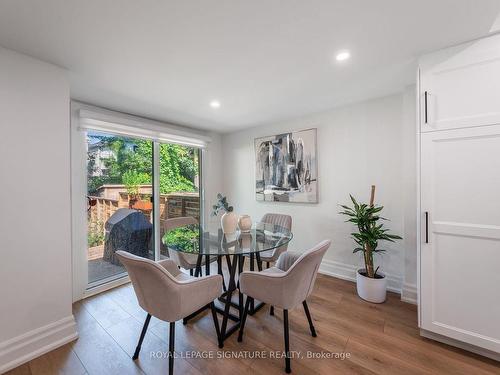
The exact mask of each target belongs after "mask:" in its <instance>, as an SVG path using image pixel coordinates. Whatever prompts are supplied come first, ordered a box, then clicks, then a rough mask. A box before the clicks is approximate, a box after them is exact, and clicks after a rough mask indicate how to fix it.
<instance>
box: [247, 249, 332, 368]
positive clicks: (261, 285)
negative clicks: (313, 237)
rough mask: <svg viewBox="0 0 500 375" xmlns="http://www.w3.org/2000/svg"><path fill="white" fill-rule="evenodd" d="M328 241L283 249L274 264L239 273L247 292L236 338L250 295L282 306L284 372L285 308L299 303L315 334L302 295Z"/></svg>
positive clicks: (310, 284)
mask: <svg viewBox="0 0 500 375" xmlns="http://www.w3.org/2000/svg"><path fill="white" fill-rule="evenodd" d="M330 243H331V241H329V240H325V241H322V242H320V243H319V244H317V245H316V246H314V247H313V248H312V249H310V250H308V251H306V252H305V253H303V254H300V253H295V252H290V251H287V252H285V253H283V254H281V256H280V257H279V258H278V262H277V264H276V267H271V268H268V269H265V270H264V271H261V272H252V271H250V272H248V271H246V272H243V273H242V274H241V275H240V290H241V292H242V293H244V294H246V295H247V300H246V303H245V310H244V312H243V316H242V319H241V325H240V332H239V335H238V341H242V339H243V330H244V328H245V321H246V318H247V316H248V309H249V307H250V303H251V301H252V300H253V299H257V300H259V301H262V302H265V303H269V304H271V305H274V306H276V307H280V308H282V309H283V323H284V334H285V354H286V356H285V370H286V372H287V373H290V372H291V368H290V345H289V334H288V310H290V309H293V308H295V307H296V306H298V305H299V304H300V303H302V305H303V306H304V311H305V313H306V316H307V320H308V321H309V328H310V330H311V335H312V336H313V337H316V331H315V329H314V325H313V322H312V319H311V314H310V313H309V308H308V306H307V302H306V299H307V297H308V296H309V295H310V294H311V292H312V290H313V287H314V282H315V281H316V275H317V273H318V269H319V266H320V264H321V260H322V259H323V255H325V252H326V250H327V249H328V248H329V247H330Z"/></svg>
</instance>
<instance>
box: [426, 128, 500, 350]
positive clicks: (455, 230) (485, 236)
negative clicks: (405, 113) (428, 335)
mask: <svg viewBox="0 0 500 375" xmlns="http://www.w3.org/2000/svg"><path fill="white" fill-rule="evenodd" d="M421 187H422V188H421V214H422V217H421V220H422V221H421V223H422V224H421V228H422V233H421V235H422V237H421V241H422V245H421V255H420V257H421V281H420V283H421V291H420V292H421V295H420V296H421V299H420V301H421V325H422V327H421V328H423V329H425V330H428V331H432V332H435V333H438V334H441V335H445V336H448V337H451V338H454V339H457V340H461V341H464V342H468V343H470V344H473V345H477V346H480V347H483V348H486V349H489V350H492V351H495V352H500V125H494V126H484V127H476V128H467V129H455V130H447V131H437V132H429V133H423V134H422V135H421ZM426 212H427V213H428V225H427V226H426V221H425V214H426ZM426 227H427V228H426ZM426 229H427V231H426ZM426 234H427V236H426ZM426 237H427V240H428V242H427V241H426Z"/></svg>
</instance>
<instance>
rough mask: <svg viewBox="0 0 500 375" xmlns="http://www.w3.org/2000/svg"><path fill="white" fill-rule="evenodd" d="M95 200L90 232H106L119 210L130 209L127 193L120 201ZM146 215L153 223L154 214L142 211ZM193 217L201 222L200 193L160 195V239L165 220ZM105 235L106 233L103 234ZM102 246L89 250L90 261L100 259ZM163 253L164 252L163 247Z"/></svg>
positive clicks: (89, 214) (91, 212)
mask: <svg viewBox="0 0 500 375" xmlns="http://www.w3.org/2000/svg"><path fill="white" fill-rule="evenodd" d="M142 198H143V199H147V200H149V196H148V195H144V196H143V197H142ZM90 199H92V200H95V205H93V206H91V207H90V210H89V212H88V223H89V230H91V228H93V229H92V230H95V228H102V230H103V231H104V230H105V228H104V226H105V224H106V222H107V221H108V220H109V218H110V217H111V215H113V214H114V213H115V212H116V210H118V209H119V208H129V202H130V200H129V196H128V194H127V193H120V194H119V199H109V198H102V197H90ZM140 211H141V212H142V213H143V214H145V215H146V216H147V217H148V219H149V220H150V221H151V222H153V213H152V211H151V210H140ZM182 216H192V217H194V218H195V219H196V220H198V222H199V221H200V198H199V195H198V193H172V194H161V195H160V238H163V235H164V234H165V229H164V228H165V220H167V219H170V218H174V217H182ZM103 234H104V233H103ZM101 247H102V244H99V245H97V246H94V247H92V248H89V259H90V257H91V258H92V259H96V258H99V254H97V253H98V252H99V251H97V248H99V249H100V248H101ZM161 250H162V253H163V252H164V249H163V246H161Z"/></svg>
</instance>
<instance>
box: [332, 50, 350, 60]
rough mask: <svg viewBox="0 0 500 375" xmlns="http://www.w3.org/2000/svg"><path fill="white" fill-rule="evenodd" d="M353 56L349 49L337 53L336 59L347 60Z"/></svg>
mask: <svg viewBox="0 0 500 375" xmlns="http://www.w3.org/2000/svg"><path fill="white" fill-rule="evenodd" d="M350 57H351V54H350V53H349V51H341V52H339V53H337V56H335V60H337V61H345V60H348V59H349V58H350Z"/></svg>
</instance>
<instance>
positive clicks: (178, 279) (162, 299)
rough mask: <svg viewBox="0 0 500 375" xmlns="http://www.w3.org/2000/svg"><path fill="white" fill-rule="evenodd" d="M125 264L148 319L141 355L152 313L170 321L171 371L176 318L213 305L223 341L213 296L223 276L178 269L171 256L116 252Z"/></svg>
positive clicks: (169, 361) (172, 368) (171, 371)
mask: <svg viewBox="0 0 500 375" xmlns="http://www.w3.org/2000/svg"><path fill="white" fill-rule="evenodd" d="M116 254H117V256H118V258H119V259H120V261H121V263H122V264H123V266H124V267H125V268H126V270H127V272H128V274H129V276H130V280H131V281H132V286H133V287H134V291H135V294H136V296H137V300H138V301H139V305H140V306H141V307H142V308H143V309H144V310H145V311H146V312H147V316H146V321H145V322H144V326H143V328H142V332H141V335H140V337H139V343H138V344H137V348H136V349H135V353H134V356H133V357H132V359H133V360H136V359H137V358H138V357H139V352H140V351H141V345H142V341H143V340H144V336H145V335H146V331H147V329H148V325H149V321H150V320H151V316H154V317H156V318H158V319H160V320H163V321H166V322H169V323H170V335H169V348H168V354H169V355H168V358H169V359H168V371H169V374H170V375H172V374H173V371H174V346H175V345H174V341H175V322H176V321H177V320H180V319H182V318H184V317H186V316H188V315H189V314H192V313H193V312H195V311H197V310H199V309H200V308H202V307H204V306H210V308H211V310H212V318H213V320H214V326H215V332H216V334H217V341H218V342H220V330H219V321H218V319H217V312H216V310H215V304H214V300H215V299H216V298H218V297H219V296H220V295H221V289H222V276H220V275H212V276H204V277H192V276H189V275H187V274H185V273H183V272H181V271H180V270H179V268H178V267H177V265H176V264H175V263H174V261H172V260H171V259H165V260H161V261H158V262H154V261H152V260H150V259H146V258H141V257H138V256H136V255H133V254H130V253H127V252H125V251H121V250H120V251H117V252H116Z"/></svg>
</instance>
